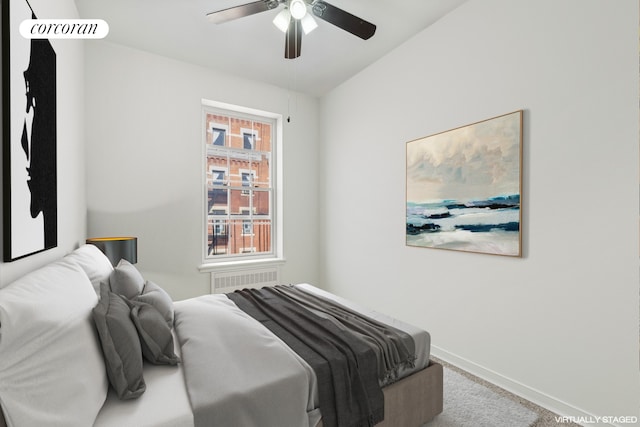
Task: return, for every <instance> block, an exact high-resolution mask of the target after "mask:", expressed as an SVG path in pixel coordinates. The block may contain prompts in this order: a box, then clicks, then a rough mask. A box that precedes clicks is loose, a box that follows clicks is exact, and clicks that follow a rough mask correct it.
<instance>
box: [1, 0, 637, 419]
mask: <svg viewBox="0 0 640 427" xmlns="http://www.w3.org/2000/svg"><path fill="white" fill-rule="evenodd" d="M33 3H34V7H35V6H36V5H37V7H38V9H39V10H42V11H43V12H42V13H43V14H44V15H47V16H52V17H53V16H65V17H74V16H77V14H78V12H77V9H76V6H75V3H74V2H73V1H71V0H64V1H63V0H60V1H56V2H51V1H40V2H35V0H34V2H33ZM497 11H500V12H499V13H497ZM637 28H638V4H637V2H635V1H631V0H624V1H620V2H615V3H612V2H606V1H604V0H601V1H596V0H591V1H587V2H585V1H579V0H573V1H564V2H562V3H560V4H559V2H557V1H542V2H541V1H536V2H531V1H517V2H513V1H498V0H469V1H468V2H465V3H464V4H463V5H461V6H460V7H459V8H457V9H455V10H454V11H452V12H451V13H450V14H448V15H447V16H445V17H444V18H443V19H441V20H440V21H438V22H437V23H435V24H433V25H432V26H430V27H428V28H426V29H425V30H424V31H422V32H421V33H419V34H418V35H417V36H416V37H414V38H413V39H411V40H410V41H408V42H407V43H406V44H404V45H403V46H401V47H399V48H398V49H396V50H394V51H393V52H391V53H390V54H389V55H387V56H385V57H383V58H381V59H380V60H379V61H377V62H376V63H375V64H373V65H372V66H370V67H369V68H367V69H366V70H364V71H363V72H361V73H359V74H358V75H356V76H354V77H353V78H352V79H350V80H349V81H347V82H345V83H344V84H342V85H341V86H339V87H337V88H335V89H333V90H332V91H330V92H329V93H327V94H326V95H324V96H322V97H319V98H316V97H314V96H310V95H304V94H298V95H297V96H296V108H295V114H292V121H291V123H289V124H288V125H287V128H286V140H287V141H288V142H286V149H285V152H284V156H285V158H284V164H285V171H284V174H285V184H284V185H285V188H284V191H285V193H286V194H292V195H295V196H285V201H284V216H285V227H286V228H285V231H284V233H285V235H284V254H285V258H286V264H285V265H284V266H283V267H282V280H283V281H284V282H310V283H315V284H317V285H318V286H321V287H323V288H325V289H328V290H330V291H332V292H334V293H337V294H340V295H342V296H345V297H348V298H350V299H355V300H358V301H359V302H361V303H362V304H365V305H368V306H371V307H372V308H375V309H378V310H381V311H384V312H386V313H389V314H391V315H394V316H396V317H401V318H402V319H403V320H405V321H409V322H411V323H414V324H416V325H418V326H421V327H425V328H426V329H428V330H429V331H430V332H431V334H432V336H433V346H434V350H433V351H434V354H435V355H437V356H440V357H442V358H443V359H445V360H449V361H451V362H453V363H456V364H458V365H459V366H462V367H464V368H466V369H468V370H469V371H471V372H474V373H477V374H479V375H481V376H484V377H487V378H488V379H490V380H492V381H493V382H495V383H497V384H500V385H503V386H506V387H507V388H511V389H513V390H514V391H516V392H518V393H519V394H521V395H523V396H525V397H527V398H529V399H530V400H534V401H539V402H540V403H542V404H544V406H547V407H551V408H552V409H555V410H556V411H557V412H559V413H561V414H567V415H581V414H595V415H603V416H609V415H616V414H623V415H633V414H637V412H638V396H639V395H640V384H639V381H640V378H639V372H640V369H639V367H638V359H639V348H638V317H639V316H638V253H639V248H638V234H639V233H638V217H637V211H638V96H637V94H638V59H637V53H638V43H637V41H638V32H637ZM57 48H58V49H60V55H65V56H66V57H67V58H69V60H68V61H65V62H63V63H61V67H62V68H61V69H60V71H59V72H60V75H64V76H65V77H64V78H61V81H60V83H59V84H60V86H59V90H60V91H61V93H65V94H66V97H65V98H64V99H63V100H61V101H60V102H62V103H63V104H62V105H61V106H60V108H59V111H61V112H64V114H62V113H61V115H60V117H59V128H58V132H59V137H58V143H59V152H58V153H59V154H58V156H59V170H60V175H59V182H60V192H59V203H60V206H61V208H60V214H59V217H60V220H59V221H60V222H59V235H60V240H59V244H58V248H56V249H54V250H50V251H47V252H44V253H41V254H38V255H34V256H31V257H28V258H25V259H24V260H20V261H16V262H13V263H3V264H0V286H4V285H6V284H8V283H9V282H10V281H12V280H13V279H15V278H17V277H18V276H20V275H22V274H24V273H25V272H27V271H29V270H32V269H34V268H36V267H38V266H40V265H43V264H45V263H47V262H49V261H51V260H53V259H55V258H58V257H60V256H61V255H63V254H64V253H66V252H68V251H70V250H71V249H73V248H74V247H75V246H77V244H78V243H79V242H81V241H83V240H84V238H85V237H87V236H88V235H90V236H94V235H106V234H113V233H118V234H134V235H137V236H138V237H139V239H140V240H139V245H140V246H139V261H138V264H137V265H138V267H139V268H140V269H141V270H142V271H143V272H144V273H145V274H146V275H147V276H148V277H149V278H151V279H153V280H154V281H156V282H157V283H159V284H162V285H163V286H164V287H165V288H166V289H167V290H168V291H169V292H170V293H171V295H172V297H173V298H174V299H183V298H187V297H190V296H194V295H199V294H203V293H206V292H208V290H209V277H208V274H203V273H200V272H199V271H198V266H199V263H200V258H201V254H200V239H201V237H200V232H201V229H200V225H199V218H200V213H199V208H200V204H201V201H200V197H201V193H200V185H201V170H200V166H199V156H200V155H201V145H200V134H199V132H200V127H199V125H200V100H201V99H202V98H206V99H212V100H219V101H224V102H229V103H233V104H237V105H245V106H251V107H253V108H260V109H264V110H268V111H277V112H280V113H282V114H284V115H286V114H287V111H288V91H287V90H286V89H281V88H277V87H274V86H269V85H265V84H262V83H260V82H256V81H247V80H245V79H242V78H238V77H235V76H230V75H226V74H224V73H220V72H217V71H215V70H209V69H205V68H202V67H199V66H194V65H191V64H187V63H185V62H181V61H178V60H174V59H169V58H165V57H160V56H157V55H154V54H150V53H147V52H144V51H140V50H136V49H131V48H128V47H126V46H121V45H118V44H112V43H108V42H94V41H87V42H85V43H84V48H83V47H82V46H80V45H79V44H77V43H73V44H72V43H67V44H59V47H57ZM416 51H418V52H420V55H415V52H416ZM517 109H524V111H525V120H524V167H523V169H524V187H523V195H524V203H523V206H524V208H523V210H524V218H523V257H522V258H521V259H512V258H507V257H491V256H486V255H478V254H464V253H454V252H449V251H436V250H427V249H416V248H408V247H406V246H405V245H404V237H403V221H404V215H405V212H404V203H405V200H404V185H405V184H404V182H405V158H404V155H405V143H406V142H407V141H410V140H413V139H416V138H419V137H422V136H426V135H431V134H434V133H437V132H441V131H444V130H447V129H451V128H455V127H458V126H462V125H465V124H468V123H472V122H476V121H478V120H483V119H486V118H489V117H494V116H496V115H499V114H503V113H507V112H511V111H514V110H517ZM371 123H380V124H384V125H385V126H371ZM360 159H362V160H365V159H366V161H362V163H359V162H358V160H360ZM381 171H384V172H382V173H381ZM354 175H355V176H357V181H358V182H356V183H353V184H349V185H345V183H347V182H350V181H351V180H353V179H354ZM287 177H295V179H291V178H287ZM353 185H355V186H357V191H353V190H352V188H353ZM380 194H385V195H386V197H385V198H381V197H380ZM605 200H606V202H605V204H603V201H605ZM597 202H599V203H597ZM361 211H364V212H366V215H358V216H357V221H358V223H357V226H355V227H354V226H353V220H351V216H352V215H353V214H352V212H361ZM301 212H302V213H301ZM613 215H615V216H613ZM194 218H195V219H194ZM385 225H386V226H385ZM301 230H304V233H302V232H301ZM345 243H346V244H345ZM373 248H380V249H379V250H374V249H373Z"/></svg>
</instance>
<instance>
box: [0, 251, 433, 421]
mask: <svg viewBox="0 0 640 427" xmlns="http://www.w3.org/2000/svg"><path fill="white" fill-rule="evenodd" d="M274 307H277V308H274ZM283 317H291V319H289V320H288V322H289V323H286V322H285V323H281V321H282V319H281V318H283ZM285 320H286V319H285ZM308 322H312V323H308ZM316 322H317V323H316ZM345 324H347V326H345ZM282 325H284V326H282ZM345 328H353V329H351V332H349V333H346V332H345ZM298 330H300V331H306V335H305V334H300V333H299V332H298ZM357 335H362V337H361V338H358V339H355V338H354V337H355V336H357ZM378 335H379V336H380V337H378ZM345 337H346V338H345ZM333 341H337V342H339V344H338V346H342V345H343V344H342V343H343V341H344V342H347V344H344V345H345V346H347V347H346V348H347V349H348V350H346V351H345V353H346V354H347V356H346V357H344V359H346V360H343V359H342V356H334V350H333V348H334V347H335V346H336V343H335V342H333ZM326 342H329V343H330V345H327V346H325V345H326ZM390 342H391V343H392V344H393V345H392V344H389V343H390ZM372 348H373V350H371V349H372ZM429 349H430V336H429V334H428V333H427V332H426V331H423V330H420V329H419V328H416V327H414V326H412V325H409V324H406V323H404V322H401V321H398V320H396V319H392V318H390V317H388V316H386V315H384V314H381V313H377V312H374V311H371V310H368V309H366V308H364V307H361V306H358V305H357V304H355V303H353V302H351V301H348V300H345V299H343V298H340V297H338V296H336V295H333V294H331V293H329V292H326V291H323V290H321V289H319V288H317V287H314V286H312V285H310V284H297V285H295V286H278V287H269V288H264V289H260V290H243V291H241V292H236V293H234V294H229V295H223V294H219V295H203V296H200V297H196V298H191V299H187V300H183V301H176V302H173V301H171V299H170V298H169V297H168V295H167V294H166V292H164V291H163V290H162V288H161V287H160V286H158V285H156V284H155V283H153V282H150V281H147V280H144V279H143V278H142V275H141V274H140V273H139V272H138V271H137V270H136V269H135V267H134V266H132V265H131V264H128V263H126V262H125V263H121V264H119V265H118V266H117V267H116V268H115V269H114V267H112V266H111V264H110V262H109V260H108V259H107V258H106V257H105V256H104V255H103V254H102V252H100V251H99V250H98V249H97V248H96V247H94V246H92V245H83V246H81V247H80V248H78V249H76V250H75V251H73V252H72V253H70V254H68V255H67V256H65V257H63V258H62V259H60V260H57V261H55V262H53V263H51V264H49V265H47V266H45V267H42V268H40V269H38V270H36V271H33V272H31V273H29V274H27V275H25V276H24V277H23V278H21V279H18V280H17V281H15V282H14V283H12V284H9V285H7V286H6V287H5V288H3V289H0V408H1V409H2V411H0V427H4V426H9V427H14V426H19V427H23V426H26V427H28V426H40V425H47V426H65V427H68V426H90V425H94V426H98V427H104V426H119V427H120V426H132V427H133V426H136V427H144V426H149V427H151V426H153V427H163V426H166V427H169V426H172V427H187V426H189V427H191V426H194V427H195V426H198V427H200V426H223V427H226V426H242V427H251V426H256V427H257V426H260V427H268V426H274V427H276V426H277V427H288V426H290V427H304V426H310V427H331V426H334V425H340V426H342V425H373V424H375V425H378V426H387V427H390V426H394V427H402V426H407V427H408V426H415V427H417V426H421V425H423V424H425V423H426V422H428V421H429V420H431V419H432V418H433V417H435V416H436V415H437V414H438V413H440V412H441V411H442V366H441V365H439V364H437V363H435V362H433V361H431V360H430V359H429ZM354 367H357V369H354ZM374 371H375V372H374ZM365 372H366V373H365ZM378 394H379V396H378Z"/></svg>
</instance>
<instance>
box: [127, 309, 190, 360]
mask: <svg viewBox="0 0 640 427" xmlns="http://www.w3.org/2000/svg"><path fill="white" fill-rule="evenodd" d="M129 305H130V306H131V319H132V320H133V323H134V324H135V325H136V329H137V330H138V336H139V337H140V345H141V347H142V355H143V356H144V358H145V359H147V360H148V361H149V362H151V363H154V364H156V365H177V364H178V363H179V362H180V358H179V357H178V356H176V354H175V353H174V351H173V349H174V347H173V335H172V334H171V327H170V326H169V325H168V324H167V322H166V321H165V319H164V317H163V316H162V314H161V313H160V312H159V311H158V310H157V309H156V308H155V307H154V306H152V305H151V304H147V303H144V302H140V301H129Z"/></svg>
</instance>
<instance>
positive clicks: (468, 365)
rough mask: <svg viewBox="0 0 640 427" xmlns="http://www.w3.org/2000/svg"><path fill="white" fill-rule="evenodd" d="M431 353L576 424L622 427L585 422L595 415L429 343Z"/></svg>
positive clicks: (620, 426) (591, 426)
mask: <svg viewBox="0 0 640 427" xmlns="http://www.w3.org/2000/svg"><path fill="white" fill-rule="evenodd" d="M431 354H433V356H434V357H437V358H439V359H442V360H444V361H445V362H447V363H450V364H452V365H454V366H457V367H458V368H460V369H463V370H465V371H467V372H469V373H470V374H472V375H475V376H477V377H479V378H481V379H483V380H485V381H488V382H490V383H492V384H495V385H497V386H498V387H501V388H503V389H505V390H507V391H508V392H510V393H513V394H515V395H517V396H520V397H522V398H524V399H526V400H528V401H530V402H532V403H534V404H536V405H538V406H541V407H543V408H545V409H547V410H549V411H551V412H554V413H556V414H558V415H559V416H564V417H569V418H570V419H573V420H576V421H577V423H578V424H580V425H583V426H584V427H596V426H598V427H602V426H615V427H623V426H622V425H618V424H604V423H595V422H591V423H589V422H585V421H589V420H593V421H595V420H597V417H596V416H595V415H592V414H590V413H588V412H587V411H584V410H582V409H580V408H577V407H575V406H573V405H571V404H569V403H566V402H563V401H561V400H558V399H556V398H554V397H553V396H550V395H548V394H546V393H543V392H541V391H539V390H536V389H534V388H531V387H529V386H527V385H525V384H522V383H521V382H518V381H515V380H512V379H510V378H507V377H505V376H504V375H501V374H499V373H497V372H495V371H492V370H491V369H487V368H485V367H483V366H481V365H478V364H477V363H475V362H472V361H470V360H468V359H465V358H464V357H460V356H457V355H455V354H453V353H450V352H448V351H447V350H444V349H442V348H439V347H438V346H435V345H433V344H432V345H431ZM558 426H562V423H558Z"/></svg>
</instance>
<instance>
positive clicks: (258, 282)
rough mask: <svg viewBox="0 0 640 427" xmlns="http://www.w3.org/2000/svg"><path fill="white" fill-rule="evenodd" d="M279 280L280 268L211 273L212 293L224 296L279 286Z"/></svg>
mask: <svg viewBox="0 0 640 427" xmlns="http://www.w3.org/2000/svg"><path fill="white" fill-rule="evenodd" d="M279 279H280V268H279V267H264V268H243V269H234V270H222V271H214V272H212V273H211V293H212V294H224V293H228V292H233V291H235V290H237V289H244V288H261V287H263V286H271V285H277V284H278V283H280V281H279Z"/></svg>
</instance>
